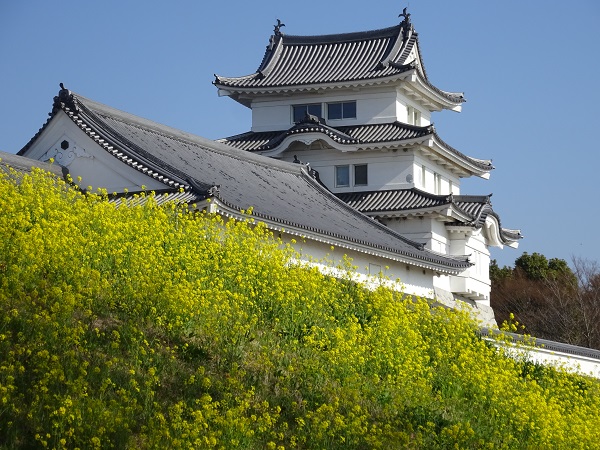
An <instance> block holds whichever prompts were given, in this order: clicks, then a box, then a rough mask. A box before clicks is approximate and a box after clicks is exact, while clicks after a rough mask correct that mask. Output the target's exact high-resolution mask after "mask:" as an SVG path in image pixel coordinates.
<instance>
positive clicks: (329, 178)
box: [279, 143, 414, 193]
mask: <svg viewBox="0 0 600 450" xmlns="http://www.w3.org/2000/svg"><path fill="white" fill-rule="evenodd" d="M313 146H314V144H313ZM307 148H310V147H307V146H306V145H304V144H301V143H295V144H294V145H292V146H291V147H290V148H289V149H288V150H286V151H285V152H284V153H282V154H281V155H280V156H279V157H280V158H281V159H283V160H285V161H290V162H291V161H293V160H294V155H296V156H297V157H298V158H299V159H300V160H301V161H302V162H304V163H307V162H308V163H310V167H312V168H313V169H315V170H317V171H318V172H319V176H320V179H321V181H322V182H323V184H325V186H327V187H328V188H329V189H330V190H331V191H332V192H336V193H337V192H362V191H373V190H384V189H408V188H411V187H413V186H414V182H412V181H409V180H411V178H410V177H409V175H411V174H412V173H411V172H412V158H413V156H412V153H411V152H404V151H402V150H398V151H396V152H394V151H387V152H382V151H379V150H377V151H361V152H345V153H344V152H340V151H339V150H335V149H331V148H325V149H309V150H307ZM353 164H367V165H368V168H367V171H368V185H366V186H353V185H350V186H349V187H339V188H338V187H335V166H339V165H353Z"/></svg>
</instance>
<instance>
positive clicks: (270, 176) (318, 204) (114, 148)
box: [21, 89, 470, 273]
mask: <svg viewBox="0 0 600 450" xmlns="http://www.w3.org/2000/svg"><path fill="white" fill-rule="evenodd" d="M59 111H64V112H65V113H66V114H67V115H68V117H70V119H71V120H72V121H73V122H74V123H75V124H76V125H77V126H78V127H79V128H80V129H81V130H83V131H84V132H85V133H86V134H87V135H88V136H90V137H91V138H92V139H94V140H95V141H96V142H97V143H98V144H99V145H101V146H102V147H103V148H104V149H105V150H106V151H107V152H108V153H110V154H112V155H113V156H114V157H115V158H118V159H119V160H121V161H122V162H124V163H126V164H128V165H130V166H131V167H134V168H136V169H137V170H139V171H141V172H143V173H146V174H148V175H149V176H152V177H153V178H155V179H158V180H161V181H162V182H163V183H165V185H166V187H167V188H182V189H183V190H184V191H192V192H193V193H194V194H196V195H199V196H200V198H205V197H207V196H212V197H213V198H215V199H216V200H218V201H219V202H220V203H222V204H223V205H226V206H228V207H230V208H234V209H236V210H238V211H239V210H241V209H247V208H249V207H251V206H252V207H253V216H255V217H257V219H259V220H266V221H269V222H271V223H275V224H279V225H281V226H282V227H285V228H286V229H289V228H290V227H294V228H297V229H300V230H304V231H305V232H306V233H307V234H308V235H310V234H318V235H319V236H321V238H322V239H323V240H324V241H325V242H327V237H330V238H332V239H333V240H337V241H340V240H341V241H344V242H346V243H348V244H347V245H353V246H354V247H353V248H357V249H360V248H365V251H377V250H380V251H382V252H385V253H386V254H388V255H389V254H393V255H395V256H394V258H398V259H399V260H401V261H406V262H412V263H413V264H417V265H421V266H423V267H430V268H439V269H440V270H441V271H447V272H448V273H453V272H457V271H459V270H462V269H464V268H467V267H469V266H470V263H469V262H468V258H467V257H453V256H444V255H440V254H438V253H435V252H431V251H428V250H426V249H423V246H422V245H421V244H418V243H415V242H413V241H411V240H409V239H406V238H404V237H403V236H401V235H399V234H398V233H395V232H393V231H392V230H390V229H388V228H387V227H385V226H383V225H381V224H379V223H378V222H376V221H375V220H373V219H370V218H369V217H367V216H365V215H363V214H361V213H359V212H358V211H356V210H354V209H352V208H350V207H349V206H348V205H346V204H345V203H344V202H342V201H341V200H339V199H338V198H337V197H335V196H334V195H332V194H331V193H330V192H329V191H327V190H326V189H325V188H324V187H322V186H321V185H320V184H319V183H318V182H317V181H316V180H315V179H314V178H313V177H311V176H310V175H309V173H308V171H307V169H306V168H305V166H304V165H301V164H292V163H287V162H283V161H277V160H274V159H271V158H267V157H264V156H260V155H254V154H252V153H249V152H245V151H240V150H237V149H234V148H232V147H230V146H227V145H222V144H219V143H216V142H214V141H211V140H208V139H204V138H201V137H199V136H194V135H191V134H188V133H185V132H183V131H180V130H176V129H173V128H170V127H167V126H165V125H161V124H158V123H156V122H152V121H149V120H146V119H142V118H140V117H136V116H134V115H131V114H128V113H125V112H122V111H119V110H117V109H114V108H111V107H108V106H106V105H102V104H100V103H97V102H94V101H92V100H89V99H87V98H85V97H82V96H80V95H78V94H74V93H71V92H70V91H68V90H66V89H63V90H61V92H60V93H59V96H58V97H55V104H54V108H53V112H52V113H51V114H52V116H54V115H56V114H57V113H58V112H59ZM38 135H39V133H38ZM36 136H37V135H36ZM30 145H31V142H30V143H29V144H27V146H25V147H24V148H23V149H22V150H21V152H26V150H27V148H28V147H29V146H30Z"/></svg>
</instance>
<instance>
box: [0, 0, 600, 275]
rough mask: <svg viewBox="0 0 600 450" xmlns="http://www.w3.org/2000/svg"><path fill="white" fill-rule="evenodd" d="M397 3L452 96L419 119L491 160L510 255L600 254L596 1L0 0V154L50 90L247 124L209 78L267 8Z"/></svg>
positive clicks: (221, 130)
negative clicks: (454, 107) (456, 106)
mask: <svg viewBox="0 0 600 450" xmlns="http://www.w3.org/2000/svg"><path fill="white" fill-rule="evenodd" d="M407 4H408V5H409V12H410V13H411V14H412V17H411V19H412V22H413V23H414V25H415V28H416V30H417V32H418V33H419V38H420V42H421V49H422V52H423V58H424V62H425V67H426V69H427V71H428V75H429V78H430V79H431V81H432V82H433V83H434V84H436V85H437V86H438V87H440V88H441V89H445V90H449V91H464V92H465V95H466V98H467V103H466V104H465V105H464V108H463V112H462V113H460V114H457V113H453V112H450V111H444V112H441V113H437V114H436V115H434V118H433V119H434V122H435V125H436V128H437V130H438V133H439V134H440V135H441V136H442V138H443V139H444V140H445V141H446V142H448V143H449V144H450V145H452V146H454V147H455V148H457V149H459V150H461V151H462V152H464V153H466V154H468V155H470V156H474V157H478V158H484V159H487V158H492V159H493V162H494V165H495V166H496V170H494V171H493V172H492V176H491V179H490V180H489V181H486V180H481V179H474V180H471V179H469V180H465V181H464V182H463V185H462V192H463V193H465V194H489V193H493V194H494V195H493V197H492V203H493V206H494V209H495V210H496V211H497V212H498V213H499V214H500V217H501V219H502V224H503V225H504V226H506V227H510V228H521V229H522V231H523V234H524V235H525V239H523V240H522V241H521V245H520V247H519V249H518V250H512V249H505V250H503V251H494V252H493V257H496V258H497V259H498V261H499V263H500V264H509V265H512V263H513V262H514V260H515V258H517V257H518V256H519V255H520V254H521V253H522V252H523V251H527V252H529V253H532V252H536V251H537V252H541V253H543V254H544V255H546V256H547V257H557V258H563V259H566V260H570V258H571V256H577V257H582V258H587V259H591V260H595V261H600V144H599V137H598V135H597V133H596V130H597V129H598V128H600V125H598V124H597V123H596V122H597V121H598V108H599V107H600V89H599V86H598V83H599V82H600V31H599V30H600V26H599V24H600V2H599V1H597V0H574V1H571V2H564V1H561V2H559V1H555V0H545V1H542V0H538V1H517V0H508V1H482V0H454V1H448V0H427V1H424V0H419V1H416V0H412V1H410V2H409V1H404V2H397V1H391V0H385V1H378V0H374V1H369V2H365V1H355V0H344V1H342V0H331V1H327V2H304V3H302V2H300V3H299V2H289V1H282V0H277V1H276V0H266V1H260V0H257V1H254V2H248V1H240V0H229V1H227V2H204V1H202V2H201V1H192V0H186V1H169V2H167V1H164V0H163V1H154V0H152V1H151V0H146V1H135V0H130V1H125V0H118V1H117V0H105V1H102V2H88V1H81V0H77V1H74V0H73V1H66V0H56V1H48V0H28V1H8V0H5V1H2V2H0V61H1V65H0V86H1V87H2V97H3V101H2V108H0V150H3V151H7V152H10V153H16V152H17V151H18V150H19V149H20V148H21V147H22V146H23V145H24V144H25V143H27V141H28V140H29V139H30V138H31V137H32V136H33V135H34V134H35V132H36V131H37V130H38V129H39V127H40V126H41V125H42V124H43V123H44V122H45V120H46V118H47V113H48V112H50V109H51V106H52V98H53V96H54V95H56V94H57V92H58V90H59V86H58V84H59V83H60V82H64V83H65V85H66V87H67V88H69V89H71V90H73V91H75V92H78V93H79V94H82V95H84V96H87V97H89V98H92V99H94V100H97V101H99V102H102V103H106V104H108V105H111V106H113V107H116V108H119V109H122V110H125V111H128V112H130V113H133V114H137V115H140V116H143V117H146V118H148V119H152V120H155V121H157V122H161V123H164V124H167V125H170V126H173V127H176V128H180V129H183V130H185V131H188V132H192V133H195V134H198V135H201V136H204V137H208V138H213V139H216V138H219V137H224V136H229V135H232V134H236V133H240V132H243V131H247V130H248V129H249V128H250V113H249V110H248V109H246V108H244V107H243V106H241V105H239V104H237V103H235V102H234V101H232V100H231V99H229V98H219V97H218V96H217V92H216V89H215V88H214V86H212V84H211V82H212V81H213V73H218V74H220V75H225V76H237V75H246V74H249V73H252V72H254V71H255V69H256V68H257V66H258V64H259V63H260V60H261V57H262V55H263V52H264V48H265V46H266V45H267V43H268V38H269V35H270V34H271V32H272V30H273V25H274V23H275V21H276V19H277V18H280V19H281V20H282V21H283V22H284V23H285V24H286V27H285V28H283V29H282V31H284V32H285V33H288V34H328V33H338V32H349V31H361V30H369V29H376V28H384V27H388V26H392V25H395V24H397V23H398V21H399V20H400V19H398V17H397V16H398V14H399V13H400V12H401V11H402V8H403V7H404V6H406V5H407Z"/></svg>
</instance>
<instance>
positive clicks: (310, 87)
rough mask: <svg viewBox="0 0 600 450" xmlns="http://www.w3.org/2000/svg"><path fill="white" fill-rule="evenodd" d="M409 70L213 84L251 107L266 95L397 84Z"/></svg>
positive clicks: (288, 94) (404, 77) (224, 95)
mask: <svg viewBox="0 0 600 450" xmlns="http://www.w3.org/2000/svg"><path fill="white" fill-rule="evenodd" d="M413 71H414V70H411V71H409V72H404V73H401V74H395V75H390V76H387V77H382V78H370V79H362V80H353V81H340V82H330V83H315V84H299V85H285V86H261V87H232V86H227V85H222V84H219V83H218V82H216V81H214V82H213V84H214V85H215V86H216V87H217V89H218V91H217V93H218V95H219V97H226V96H227V97H231V98H232V99H233V100H235V101H237V102H238V103H240V104H242V105H244V106H246V107H248V108H251V105H252V100H254V99H255V98H259V97H264V96H266V95H273V96H290V95H292V94H296V93H310V92H322V91H330V90H339V89H358V88H362V87H366V86H383V85H390V84H394V83H395V84H398V82H400V81H402V80H405V79H406V78H407V77H410V73H411V72H413Z"/></svg>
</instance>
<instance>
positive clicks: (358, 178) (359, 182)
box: [354, 164, 368, 186]
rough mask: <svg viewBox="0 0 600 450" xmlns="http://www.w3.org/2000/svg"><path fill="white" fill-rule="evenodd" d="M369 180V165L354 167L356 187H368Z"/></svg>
mask: <svg viewBox="0 0 600 450" xmlns="http://www.w3.org/2000/svg"><path fill="white" fill-rule="evenodd" d="M367 181H368V179H367V165H366V164H360V165H356V166H354V185H355V186H366V185H367V184H368V183H367Z"/></svg>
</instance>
